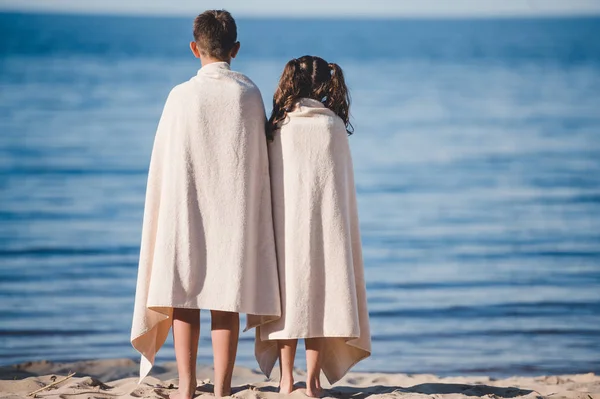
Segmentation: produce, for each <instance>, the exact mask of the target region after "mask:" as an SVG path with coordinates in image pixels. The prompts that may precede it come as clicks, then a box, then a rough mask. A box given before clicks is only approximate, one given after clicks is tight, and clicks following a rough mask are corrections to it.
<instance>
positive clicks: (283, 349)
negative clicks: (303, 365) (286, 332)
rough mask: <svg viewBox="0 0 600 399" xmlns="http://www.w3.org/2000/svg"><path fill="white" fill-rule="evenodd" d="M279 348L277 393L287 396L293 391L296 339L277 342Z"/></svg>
mask: <svg viewBox="0 0 600 399" xmlns="http://www.w3.org/2000/svg"><path fill="white" fill-rule="evenodd" d="M277 346H278V348H279V370H280V372H281V373H280V374H281V377H280V379H279V393H282V394H286V395H287V394H289V393H292V391H293V390H294V359H295V358H296V348H297V347H298V340H297V339H285V340H279V341H277Z"/></svg>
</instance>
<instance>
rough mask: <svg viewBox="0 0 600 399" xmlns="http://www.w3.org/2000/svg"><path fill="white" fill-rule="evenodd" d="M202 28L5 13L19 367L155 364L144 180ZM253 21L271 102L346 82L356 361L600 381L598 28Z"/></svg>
mask: <svg viewBox="0 0 600 399" xmlns="http://www.w3.org/2000/svg"><path fill="white" fill-rule="evenodd" d="M192 18H193V16H190V18H187V19H186V18H179V19H178V18H170V19H161V18H126V17H90V16H86V17H81V16H64V15H24V14H0V37H1V40H0V223H1V228H0V364H11V363H16V362H23V361H27V360H35V359H51V360H77V359H90V358H113V357H137V355H136V353H135V352H134V351H133V349H131V347H130V345H129V329H130V322H131V315H132V307H133V297H134V290H135V279H136V273H137V258H138V250H139V241H140V230H141V225H142V211H143V199H144V192H145V184H146V173H147V167H148V162H149V156H150V151H151V146H152V142H153V138H154V132H155V128H156V124H157V122H158V118H159V116H160V112H161V110H162V106H163V103H164V100H165V98H166V96H167V94H168V92H169V90H170V88H171V87H172V86H174V85H175V84H177V83H180V82H182V81H184V80H187V79H188V78H189V77H191V76H192V75H194V74H195V73H196V70H197V68H198V67H199V65H198V63H197V61H196V60H195V59H194V58H193V57H192V56H191V55H190V54H189V53H188V49H187V46H188V41H189V39H190V23H191V20H192ZM238 22H239V35H240V40H241V42H242V50H241V52H240V54H239V59H237V60H235V62H234V68H235V69H237V70H240V71H242V72H244V73H246V74H247V75H249V76H250V77H251V78H252V79H254V80H255V82H256V83H257V84H258V85H259V87H260V88H261V90H262V92H263V96H264V98H265V102H266V103H267V109H269V108H270V97H271V95H272V93H273V90H274V88H275V85H276V82H277V79H278V76H279V73H280V72H281V70H282V68H283V65H284V63H285V62H286V61H287V60H288V59H290V58H292V57H297V56H301V55H304V54H307V53H311V54H316V55H321V56H323V57H324V58H326V59H327V60H330V61H335V62H338V63H339V64H340V65H341V66H342V67H343V68H344V69H345V72H346V74H347V80H348V83H349V86H350V88H351V90H352V95H353V100H354V102H353V108H352V113H353V117H354V119H353V123H354V126H355V128H356V133H355V135H354V136H352V137H351V145H352V150H353V154H354V162H355V168H356V181H357V185H358V197H359V205H360V212H361V228H362V234H363V244H364V251H365V263H366V276H367V286H368V295H369V307H370V312H371V323H372V331H373V356H372V357H371V358H370V359H368V360H366V361H364V362H362V363H360V364H359V365H358V367H357V368H356V369H357V370H369V371H395V372H397V371H402V372H411V373H413V372H430V373H438V374H442V375H449V374H463V373H469V374H490V375H494V376H502V375H509V374H545V373H580V372H589V371H593V372H596V373H600V40H598V38H599V37H600V19H594V18H589V19H548V20H481V21H470V20H464V21H415V20H398V21H368V20H345V21H328V20H289V21H285V20H284V21H281V20H240V21H238ZM202 320H203V323H204V324H203V326H204V327H203V329H202V339H201V344H200V359H199V361H200V362H201V363H206V364H208V363H211V361H212V355H211V350H210V341H209V338H210V334H209V327H208V326H209V318H208V314H204V313H203V319H202ZM252 345H253V335H252V333H247V334H244V335H242V340H241V343H240V350H239V357H238V362H239V364H241V365H244V366H250V367H255V366H256V365H255V362H254V359H253V355H252V354H253V348H252ZM173 358H174V354H173V350H172V341H171V340H169V342H168V343H167V345H166V346H165V347H164V348H163V350H162V351H161V352H160V353H159V359H158V361H159V362H160V361H167V360H172V359H173ZM302 358H303V355H301V354H299V356H298V360H299V363H298V365H299V366H303V361H302Z"/></svg>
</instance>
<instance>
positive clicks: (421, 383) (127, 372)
mask: <svg viewBox="0 0 600 399" xmlns="http://www.w3.org/2000/svg"><path fill="white" fill-rule="evenodd" d="M138 371H139V364H138V363H137V362H136V361H134V360H131V359H108V360H89V361H78V362H72V363H55V362H50V361H36V362H26V363H21V364H17V365H12V366H2V367H0V397H7V398H13V399H16V398H26V397H27V395H28V394H29V393H31V392H33V391H35V390H37V389H39V388H42V387H43V386H45V385H47V384H50V383H52V382H55V381H59V380H60V379H61V378H63V377H65V376H67V375H68V374H70V373H73V372H74V373H76V374H75V375H74V376H73V377H72V378H69V379H67V380H66V381H64V382H62V383H60V384H57V386H55V387H50V388H48V389H46V390H43V391H41V392H39V393H37V394H36V395H35V397H38V398H54V397H63V398H67V397H68V398H90V397H93V398H115V397H117V398H140V397H144V398H157V399H159V398H168V395H169V394H170V393H172V392H174V391H175V389H176V387H177V369H176V365H175V362H168V363H164V364H159V365H157V366H155V367H154V368H153V370H152V372H151V374H150V376H149V377H147V378H145V379H144V381H142V383H141V384H139V385H138V383H137V382H138V377H137V376H138ZM212 372H213V371H212V367H211V366H199V367H198V372H197V379H198V384H199V387H198V389H197V391H196V393H197V395H199V396H212V385H211V384H210V379H211V378H212ZM303 380H304V375H303V372H302V371H301V370H296V384H295V385H296V387H297V389H296V390H295V391H294V392H293V393H292V396H297V397H299V398H301V397H304V398H306V396H305V395H304V389H303V388H304V383H303ZM323 380H324V379H323ZM323 385H324V388H326V389H327V397H335V398H340V399H350V398H352V399H354V398H360V399H363V398H366V397H371V396H373V397H384V396H385V397H386V398H388V397H389V398H395V397H403V398H406V397H411V398H422V399H424V398H447V399H461V398H465V399H466V398H473V397H480V398H486V399H500V398H516V397H527V398H531V399H539V398H548V397H550V398H552V399H555V398H566V399H600V376H597V375H595V374H594V373H588V374H577V375H550V376H538V377H520V376H513V377H510V378H504V379H496V378H490V377H485V376H455V377H438V376H436V375H433V374H403V373H397V374H392V373H363V372H350V373H348V374H347V375H346V376H345V377H344V378H343V379H342V380H340V381H339V382H338V383H336V384H335V385H334V386H333V387H331V386H329V385H328V384H327V383H326V381H323ZM233 387H234V396H236V397H240V398H265V399H266V398H273V399H275V398H283V397H285V396H286V395H280V394H278V393H277V376H276V375H275V376H274V379H273V380H267V379H266V377H265V376H264V375H263V374H262V373H261V372H260V371H258V370H252V369H249V368H245V367H236V368H235V371H234V377H233ZM31 397H33V396H29V398H31Z"/></svg>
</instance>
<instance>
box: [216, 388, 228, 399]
mask: <svg viewBox="0 0 600 399" xmlns="http://www.w3.org/2000/svg"><path fill="white" fill-rule="evenodd" d="M225 396H231V388H229V389H225V388H223V387H217V386H216V385H215V397H217V398H223V397H225Z"/></svg>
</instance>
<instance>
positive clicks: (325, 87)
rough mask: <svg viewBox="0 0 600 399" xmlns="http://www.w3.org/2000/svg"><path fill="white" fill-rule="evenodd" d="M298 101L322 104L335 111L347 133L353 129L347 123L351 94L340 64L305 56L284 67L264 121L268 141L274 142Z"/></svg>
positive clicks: (348, 120)
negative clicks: (275, 133)
mask: <svg viewBox="0 0 600 399" xmlns="http://www.w3.org/2000/svg"><path fill="white" fill-rule="evenodd" d="M301 98H312V99H314V100H317V101H320V102H322V103H323V104H324V105H325V106H326V107H327V108H329V109H330V110H332V111H333V112H335V113H336V114H337V115H338V116H339V117H340V118H342V120H343V121H344V124H345V125H346V131H347V132H348V134H352V133H353V131H354V128H353V127H352V124H351V123H350V115H349V109H350V94H349V93H348V88H347V87H346V82H345V80H344V73H343V72H342V68H340V67H339V65H337V64H334V63H331V64H330V63H327V61H325V60H324V59H322V58H320V57H314V56H310V55H305V56H304V57H300V58H294V59H293V60H291V61H290V62H288V63H287V64H286V65H285V68H284V69H283V73H282V74H281V78H280V79H279V85H278V87H277V90H276V91H275V95H274V96H273V111H272V113H271V117H270V118H269V121H268V122H267V138H268V139H269V140H273V134H274V132H275V130H277V128H278V124H279V123H280V122H282V121H283V120H285V118H286V117H287V113H288V112H291V111H292V110H293V108H294V105H295V104H296V102H297V101H298V100H300V99H301Z"/></svg>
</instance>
